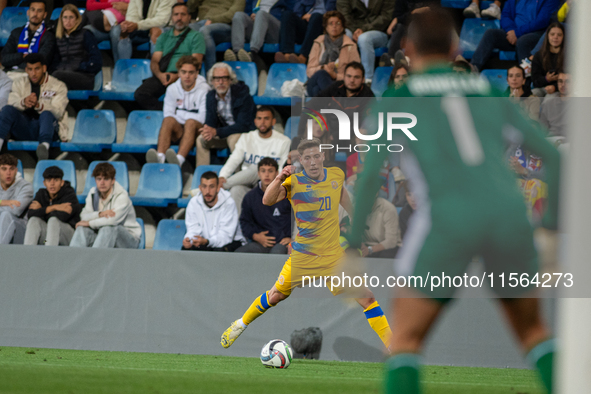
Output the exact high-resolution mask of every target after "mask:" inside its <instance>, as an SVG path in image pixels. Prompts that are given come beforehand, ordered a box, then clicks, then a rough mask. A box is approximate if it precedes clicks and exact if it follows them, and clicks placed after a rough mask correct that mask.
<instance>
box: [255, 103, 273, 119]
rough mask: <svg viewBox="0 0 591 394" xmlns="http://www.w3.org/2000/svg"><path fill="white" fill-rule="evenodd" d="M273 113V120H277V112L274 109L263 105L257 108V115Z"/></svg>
mask: <svg viewBox="0 0 591 394" xmlns="http://www.w3.org/2000/svg"><path fill="white" fill-rule="evenodd" d="M267 111H268V112H271V116H272V117H273V119H275V112H273V108H271V107H269V106H268V105H261V106H260V107H258V108H257V113H258V112H267Z"/></svg>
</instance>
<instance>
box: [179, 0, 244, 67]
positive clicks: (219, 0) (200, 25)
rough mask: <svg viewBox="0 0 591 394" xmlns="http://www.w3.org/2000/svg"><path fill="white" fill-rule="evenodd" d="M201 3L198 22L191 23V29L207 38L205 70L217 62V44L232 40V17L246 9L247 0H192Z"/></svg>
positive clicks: (190, 2)
mask: <svg viewBox="0 0 591 394" xmlns="http://www.w3.org/2000/svg"><path fill="white" fill-rule="evenodd" d="M192 3H201V4H200V5H199V6H198V8H199V15H198V18H197V22H193V23H191V29H193V30H197V31H200V32H201V34H203V38H204V39H205V63H204V64H205V71H209V69H210V68H211V67H212V66H213V65H214V63H215V46H216V45H217V44H220V43H222V42H229V41H231V40H232V26H231V24H232V18H233V17H234V14H236V13H237V12H241V11H244V6H245V5H246V0H202V1H198V0H194V1H192V0H190V1H189V2H188V3H187V4H188V5H189V9H191V8H192V5H191V4H192Z"/></svg>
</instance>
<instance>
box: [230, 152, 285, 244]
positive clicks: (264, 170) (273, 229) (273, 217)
mask: <svg viewBox="0 0 591 394" xmlns="http://www.w3.org/2000/svg"><path fill="white" fill-rule="evenodd" d="M257 167H258V177H259V178H260V179H261V180H260V182H259V183H258V186H256V187H255V188H254V189H252V190H251V191H249V192H248V193H247V194H246V196H244V200H243V201H242V213H240V227H241V228H242V233H243V234H244V236H245V237H246V238H248V239H250V240H252V242H249V243H248V244H246V245H244V246H241V247H240V248H238V249H236V252H237V253H271V254H287V245H289V243H290V242H291V217H292V213H291V206H290V204H289V201H288V200H287V199H285V200H283V201H279V202H278V203H277V204H275V205H271V206H267V205H265V204H263V195H264V194H265V190H267V187H268V186H269V184H271V182H273V180H274V179H275V177H276V176H277V173H278V172H279V166H278V165H277V161H275V160H274V159H273V158H271V157H265V158H263V159H261V161H259V164H258V165H257Z"/></svg>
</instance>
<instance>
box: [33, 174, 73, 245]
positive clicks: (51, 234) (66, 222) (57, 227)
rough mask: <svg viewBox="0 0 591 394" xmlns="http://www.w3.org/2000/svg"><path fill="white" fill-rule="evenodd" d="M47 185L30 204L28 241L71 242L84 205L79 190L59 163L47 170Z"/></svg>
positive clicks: (64, 243) (34, 243)
mask: <svg viewBox="0 0 591 394" xmlns="http://www.w3.org/2000/svg"><path fill="white" fill-rule="evenodd" d="M43 185H44V186H45V188H41V189H39V190H38V191H37V194H36V195H35V198H34V199H33V202H32V203H31V205H30V206H29V212H28V217H29V221H28V222H27V230H26V231H25V242H24V244H25V245H49V246H58V245H66V246H67V245H70V241H71V240H72V236H73V235H74V227H75V226H76V223H77V222H78V221H80V210H81V209H82V208H81V206H80V203H79V202H78V197H77V196H76V190H74V188H73V187H72V186H71V185H70V182H69V181H64V172H63V171H62V169H61V168H59V167H57V166H51V167H47V168H46V169H45V171H43Z"/></svg>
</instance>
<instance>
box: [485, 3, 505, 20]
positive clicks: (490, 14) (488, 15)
mask: <svg viewBox="0 0 591 394" xmlns="http://www.w3.org/2000/svg"><path fill="white" fill-rule="evenodd" d="M482 19H501V7H499V6H498V5H496V4H495V3H492V4H491V5H490V7H488V8H487V9H486V10H483V11H482Z"/></svg>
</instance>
